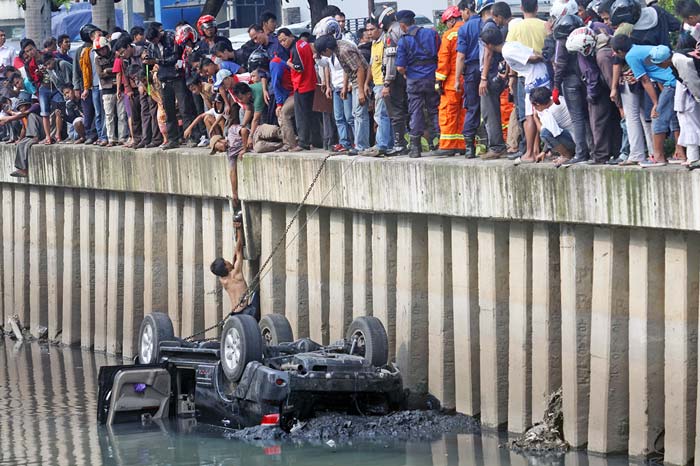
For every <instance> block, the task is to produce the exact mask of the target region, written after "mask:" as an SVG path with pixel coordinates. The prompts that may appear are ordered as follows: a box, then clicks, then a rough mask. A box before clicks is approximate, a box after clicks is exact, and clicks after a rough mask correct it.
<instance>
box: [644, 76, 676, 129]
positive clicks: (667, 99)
mask: <svg viewBox="0 0 700 466" xmlns="http://www.w3.org/2000/svg"><path fill="white" fill-rule="evenodd" d="M675 93H676V88H675V87H670V86H664V90H663V91H661V94H660V95H659V100H658V103H657V104H656V112H657V113H658V114H659V116H658V118H652V119H651V129H652V132H653V133H654V134H666V133H668V132H669V131H671V132H674V131H680V125H679V124H678V117H676V112H674V111H673V98H674V96H675Z"/></svg>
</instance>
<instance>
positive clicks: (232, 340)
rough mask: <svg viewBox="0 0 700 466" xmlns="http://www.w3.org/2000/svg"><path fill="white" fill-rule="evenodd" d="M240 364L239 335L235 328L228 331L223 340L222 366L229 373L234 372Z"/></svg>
mask: <svg viewBox="0 0 700 466" xmlns="http://www.w3.org/2000/svg"><path fill="white" fill-rule="evenodd" d="M240 362H241V335H240V334H239V333H238V330H236V329H235V328H232V329H230V330H229V331H228V332H227V333H226V337H225V338H224V364H226V368H227V369H228V370H230V371H234V370H236V368H237V367H238V365H239V364H240Z"/></svg>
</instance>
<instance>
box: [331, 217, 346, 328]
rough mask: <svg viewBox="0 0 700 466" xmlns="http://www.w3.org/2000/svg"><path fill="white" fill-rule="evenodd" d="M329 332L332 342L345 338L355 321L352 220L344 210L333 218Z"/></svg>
mask: <svg viewBox="0 0 700 466" xmlns="http://www.w3.org/2000/svg"><path fill="white" fill-rule="evenodd" d="M330 232H331V240H330V273H329V285H328V292H329V296H330V302H331V306H330V311H329V330H330V340H331V342H333V341H336V340H339V339H341V338H343V337H344V336H345V331H346V330H347V328H348V325H350V322H351V321H352V221H351V217H350V214H349V213H347V212H345V211H343V210H332V211H331V218H330Z"/></svg>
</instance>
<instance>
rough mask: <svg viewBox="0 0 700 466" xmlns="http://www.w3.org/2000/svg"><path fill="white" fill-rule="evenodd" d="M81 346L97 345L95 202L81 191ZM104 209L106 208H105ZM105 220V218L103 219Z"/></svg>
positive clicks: (90, 346) (87, 192)
mask: <svg viewBox="0 0 700 466" xmlns="http://www.w3.org/2000/svg"><path fill="white" fill-rule="evenodd" d="M79 202H80V205H79V208H80V214H79V216H80V240H79V241H80V346H82V347H83V348H87V349H89V348H92V347H93V346H94V344H95V315H94V314H93V311H92V308H93V296H95V295H94V294H93V287H92V283H94V279H95V269H94V264H95V263H94V258H95V255H94V254H93V251H94V250H95V249H94V244H93V241H94V239H95V234H94V230H93V222H94V221H95V218H96V216H95V211H94V209H93V206H94V200H93V199H91V198H90V192H89V191H87V190H84V189H82V190H80V201H79ZM103 207H104V206H103ZM102 218H104V217H102Z"/></svg>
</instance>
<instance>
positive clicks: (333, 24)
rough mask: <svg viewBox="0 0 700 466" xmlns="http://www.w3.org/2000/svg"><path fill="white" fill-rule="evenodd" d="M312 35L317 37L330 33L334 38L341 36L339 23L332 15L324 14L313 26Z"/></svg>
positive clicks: (337, 38) (340, 37)
mask: <svg viewBox="0 0 700 466" xmlns="http://www.w3.org/2000/svg"><path fill="white" fill-rule="evenodd" d="M313 34H314V36H315V37H316V38H317V39H318V38H319V37H321V36H326V35H332V36H333V37H335V39H336V40H340V39H342V38H343V31H342V30H341V29H340V24H338V21H336V20H335V18H333V17H332V16H326V17H325V18H322V19H321V21H319V22H318V23H316V26H314V33H313Z"/></svg>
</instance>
